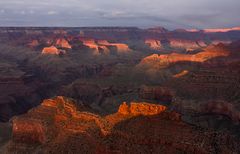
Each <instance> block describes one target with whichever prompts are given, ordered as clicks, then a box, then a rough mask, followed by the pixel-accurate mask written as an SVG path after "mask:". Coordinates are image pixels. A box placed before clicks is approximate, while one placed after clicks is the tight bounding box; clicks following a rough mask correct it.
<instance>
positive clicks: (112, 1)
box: [0, 0, 240, 29]
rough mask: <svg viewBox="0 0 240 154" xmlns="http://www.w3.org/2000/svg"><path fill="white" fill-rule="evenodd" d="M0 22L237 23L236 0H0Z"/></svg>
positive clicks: (239, 12) (179, 25)
mask: <svg viewBox="0 0 240 154" xmlns="http://www.w3.org/2000/svg"><path fill="white" fill-rule="evenodd" d="M0 26H71V27H72V26H138V27H144V28H145V27H154V26H164V27H166V28H169V29H173V28H213V27H219V28H222V27H234V26H240V0H0Z"/></svg>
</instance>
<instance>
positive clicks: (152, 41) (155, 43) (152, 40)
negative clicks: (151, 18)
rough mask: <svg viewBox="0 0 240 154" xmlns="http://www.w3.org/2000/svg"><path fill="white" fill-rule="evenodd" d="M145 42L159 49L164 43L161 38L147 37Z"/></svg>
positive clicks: (152, 47)
mask: <svg viewBox="0 0 240 154" xmlns="http://www.w3.org/2000/svg"><path fill="white" fill-rule="evenodd" d="M145 44H147V45H148V46H149V47H150V48H151V49H154V50H158V49H161V47H162V45H161V42H160V41H159V40H154V39H147V40H145Z"/></svg>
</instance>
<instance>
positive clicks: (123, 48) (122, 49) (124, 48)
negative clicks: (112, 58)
mask: <svg viewBox="0 0 240 154" xmlns="http://www.w3.org/2000/svg"><path fill="white" fill-rule="evenodd" d="M98 44H100V45H104V46H110V47H111V46H113V47H116V49H117V52H119V53H127V52H130V51H131V50H130V49H129V47H128V45H127V44H123V43H110V42H108V41H107V40H98Z"/></svg>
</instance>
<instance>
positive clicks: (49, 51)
mask: <svg viewBox="0 0 240 154" xmlns="http://www.w3.org/2000/svg"><path fill="white" fill-rule="evenodd" d="M65 53H66V51H65V50H60V49H58V48H56V47H55V46H51V47H45V48H43V50H42V54H50V55H60V54H65Z"/></svg>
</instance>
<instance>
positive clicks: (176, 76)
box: [173, 70, 189, 78]
mask: <svg viewBox="0 0 240 154" xmlns="http://www.w3.org/2000/svg"><path fill="white" fill-rule="evenodd" d="M188 73H189V71H188V70H183V71H182V72H180V73H178V74H175V75H173V77H174V78H180V77H183V76H185V75H187V74H188Z"/></svg>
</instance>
